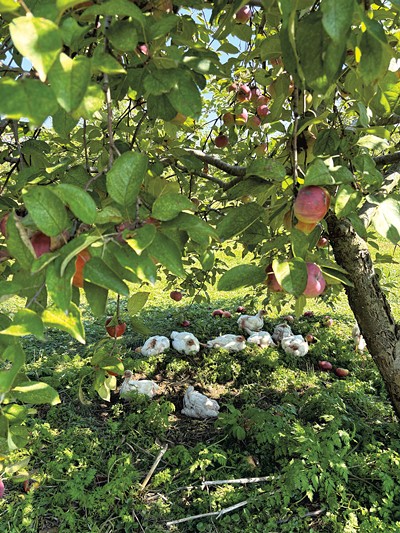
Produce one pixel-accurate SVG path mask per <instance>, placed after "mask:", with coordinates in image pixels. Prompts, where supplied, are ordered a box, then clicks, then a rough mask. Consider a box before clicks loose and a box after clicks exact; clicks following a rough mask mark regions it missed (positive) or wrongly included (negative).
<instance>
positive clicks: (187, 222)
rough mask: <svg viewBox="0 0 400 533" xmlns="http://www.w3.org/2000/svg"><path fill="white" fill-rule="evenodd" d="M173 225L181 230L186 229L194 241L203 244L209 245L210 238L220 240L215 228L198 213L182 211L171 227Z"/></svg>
mask: <svg viewBox="0 0 400 533" xmlns="http://www.w3.org/2000/svg"><path fill="white" fill-rule="evenodd" d="M172 226H173V227H176V228H177V229H179V230H184V231H186V232H187V234H188V235H189V237H190V238H191V239H192V240H193V241H194V242H197V243H199V244H201V245H203V246H207V245H208V243H209V240H210V238H211V239H214V240H219V239H218V234H217V232H216V231H215V229H214V228H213V227H211V226H210V225H209V224H207V222H204V220H202V219H201V218H199V217H198V216H196V215H190V214H189V213H180V214H179V215H178V216H177V217H176V218H175V219H174V220H173V221H171V227H172Z"/></svg>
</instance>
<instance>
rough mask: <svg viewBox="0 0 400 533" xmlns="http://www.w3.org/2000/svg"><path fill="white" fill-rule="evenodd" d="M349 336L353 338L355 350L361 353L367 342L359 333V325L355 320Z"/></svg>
mask: <svg viewBox="0 0 400 533" xmlns="http://www.w3.org/2000/svg"><path fill="white" fill-rule="evenodd" d="M351 336H352V337H353V340H354V345H355V350H356V352H360V353H363V352H364V350H365V348H366V347H367V343H366V342H365V339H364V337H363V336H362V335H361V331H360V327H359V325H358V324H357V322H356V323H355V324H354V326H353V329H352V331H351Z"/></svg>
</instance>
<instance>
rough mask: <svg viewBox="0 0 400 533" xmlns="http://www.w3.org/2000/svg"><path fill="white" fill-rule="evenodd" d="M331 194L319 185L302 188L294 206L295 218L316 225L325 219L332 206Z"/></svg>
mask: <svg viewBox="0 0 400 533" xmlns="http://www.w3.org/2000/svg"><path fill="white" fill-rule="evenodd" d="M330 198H331V197H330V194H329V192H328V191H327V190H326V189H324V187H319V186H318V185H308V186H306V187H302V188H301V189H300V190H299V192H298V194H297V197H296V200H295V201H294V204H293V211H294V214H295V217H296V218H297V220H299V221H300V222H305V223H306V224H316V223H317V222H319V221H320V220H322V219H323V218H324V216H325V215H326V213H327V212H328V209H329V205H330Z"/></svg>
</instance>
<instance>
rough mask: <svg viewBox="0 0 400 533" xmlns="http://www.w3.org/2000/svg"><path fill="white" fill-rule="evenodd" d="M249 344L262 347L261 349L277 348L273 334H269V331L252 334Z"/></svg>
mask: <svg viewBox="0 0 400 533" xmlns="http://www.w3.org/2000/svg"><path fill="white" fill-rule="evenodd" d="M247 342H250V343H252V344H257V346H260V347H261V348H268V347H269V346H276V344H275V342H274V340H273V338H272V336H271V334H270V333H268V331H257V332H255V333H252V334H251V335H250V337H248V338H247Z"/></svg>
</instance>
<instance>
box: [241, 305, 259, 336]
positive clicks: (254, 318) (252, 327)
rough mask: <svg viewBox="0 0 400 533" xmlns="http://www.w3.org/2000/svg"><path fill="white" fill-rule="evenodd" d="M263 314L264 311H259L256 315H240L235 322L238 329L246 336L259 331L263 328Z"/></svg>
mask: <svg viewBox="0 0 400 533" xmlns="http://www.w3.org/2000/svg"><path fill="white" fill-rule="evenodd" d="M265 313H266V312H265V311H264V309H261V310H260V311H258V313H257V314H256V315H240V316H239V318H238V321H237V323H238V326H239V329H242V330H244V331H245V332H246V333H247V334H248V335H251V334H252V333H254V332H255V331H261V330H262V328H263V326H264V318H263V317H264V315H265Z"/></svg>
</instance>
